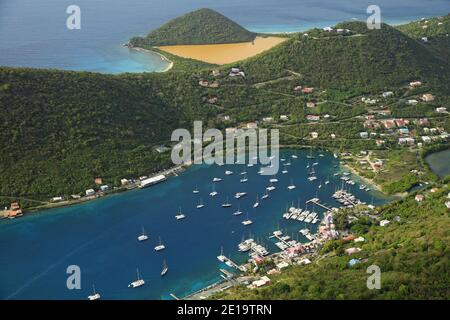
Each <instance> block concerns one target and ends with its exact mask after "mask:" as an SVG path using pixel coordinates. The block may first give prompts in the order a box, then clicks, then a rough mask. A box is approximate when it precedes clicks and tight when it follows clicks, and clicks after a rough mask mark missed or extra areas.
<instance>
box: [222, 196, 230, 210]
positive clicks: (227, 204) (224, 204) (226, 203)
mask: <svg viewBox="0 0 450 320" xmlns="http://www.w3.org/2000/svg"><path fill="white" fill-rule="evenodd" d="M229 207H231V203H230V202H229V201H228V197H227V201H226V202H225V203H222V208H229Z"/></svg>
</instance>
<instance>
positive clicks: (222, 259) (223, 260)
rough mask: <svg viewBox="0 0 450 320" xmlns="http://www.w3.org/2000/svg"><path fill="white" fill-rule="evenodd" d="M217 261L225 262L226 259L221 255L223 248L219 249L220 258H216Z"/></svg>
mask: <svg viewBox="0 0 450 320" xmlns="http://www.w3.org/2000/svg"><path fill="white" fill-rule="evenodd" d="M217 260H219V261H220V262H225V261H226V260H227V257H225V256H224V255H223V247H220V256H217Z"/></svg>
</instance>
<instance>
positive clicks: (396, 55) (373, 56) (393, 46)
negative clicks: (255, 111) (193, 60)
mask: <svg viewBox="0 0 450 320" xmlns="http://www.w3.org/2000/svg"><path fill="white" fill-rule="evenodd" d="M336 28H343V29H349V30H350V31H349V32H345V33H343V34H338V33H336V32H326V31H323V30H319V29H314V30H310V31H309V32H308V34H307V35H305V34H298V35H296V36H295V37H293V38H292V39H289V40H288V41H286V42H284V43H283V44H281V45H279V46H277V47H275V48H273V49H272V50H270V51H268V52H266V53H263V54H261V55H258V56H255V57H253V58H250V59H248V60H246V61H243V62H241V63H239V64H238V65H239V66H240V67H241V68H243V69H244V70H245V71H246V73H247V75H248V76H247V81H248V82H251V83H257V82H263V81H267V80H270V79H273V78H277V77H282V76H287V75H289V74H290V73H289V71H294V72H297V73H300V74H301V75H302V76H303V77H304V78H305V79H308V80H309V81H310V84H311V85H316V86H321V87H334V88H339V89H348V88H352V87H359V88H364V87H367V88H368V89H388V88H389V87H390V86H396V85H399V84H402V83H403V84H404V83H406V82H408V81H409V80H413V79H423V80H424V81H429V82H430V83H431V84H433V85H436V86H440V87H441V88H442V89H443V90H446V92H450V90H449V81H448V80H449V77H450V66H449V62H448V61H444V60H443V59H442V58H441V57H440V56H438V55H436V54H434V53H433V52H432V51H430V50H429V49H428V48H427V47H426V46H425V45H424V44H423V43H421V42H420V41H417V40H414V39H412V38H410V37H408V36H406V35H405V34H403V33H402V32H400V31H398V30H397V29H395V28H393V27H390V26H389V25H386V24H383V25H382V28H381V29H379V30H368V29H367V27H366V25H365V24H364V23H362V22H347V23H341V24H339V25H337V26H336Z"/></svg>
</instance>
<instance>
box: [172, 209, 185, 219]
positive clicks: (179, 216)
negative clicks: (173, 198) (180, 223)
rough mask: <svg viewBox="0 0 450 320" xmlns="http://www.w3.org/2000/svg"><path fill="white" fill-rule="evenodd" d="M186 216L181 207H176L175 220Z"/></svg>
mask: <svg viewBox="0 0 450 320" xmlns="http://www.w3.org/2000/svg"><path fill="white" fill-rule="evenodd" d="M184 218H186V216H185V215H184V214H183V213H182V212H181V207H179V209H178V213H177V214H176V215H175V219H177V220H181V219H184Z"/></svg>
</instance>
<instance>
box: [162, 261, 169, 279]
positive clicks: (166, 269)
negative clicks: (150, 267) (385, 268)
mask: <svg viewBox="0 0 450 320" xmlns="http://www.w3.org/2000/svg"><path fill="white" fill-rule="evenodd" d="M167 271H169V268H168V267H167V263H166V260H164V262H163V267H162V270H161V277H164V275H165V274H166V273H167Z"/></svg>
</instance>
